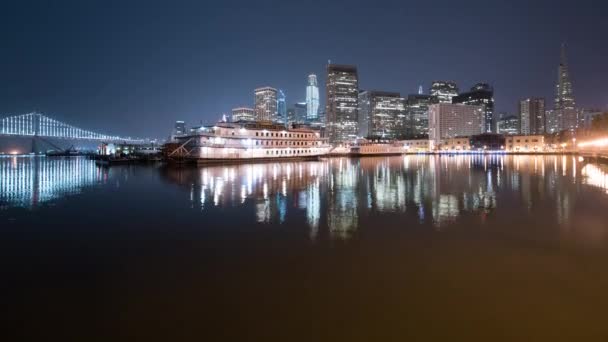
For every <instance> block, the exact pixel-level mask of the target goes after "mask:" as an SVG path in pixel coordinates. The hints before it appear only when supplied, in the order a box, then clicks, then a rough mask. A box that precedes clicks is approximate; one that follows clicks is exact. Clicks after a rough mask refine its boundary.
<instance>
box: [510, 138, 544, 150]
mask: <svg viewBox="0 0 608 342" xmlns="http://www.w3.org/2000/svg"><path fill="white" fill-rule="evenodd" d="M505 147H506V150H507V152H523V153H526V152H543V151H545V137H544V136H543V135H509V136H507V137H506V139H505Z"/></svg>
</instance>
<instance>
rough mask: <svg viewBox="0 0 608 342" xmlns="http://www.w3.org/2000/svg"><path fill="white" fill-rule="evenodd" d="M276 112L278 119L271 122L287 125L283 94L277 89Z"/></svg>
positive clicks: (285, 104)
mask: <svg viewBox="0 0 608 342" xmlns="http://www.w3.org/2000/svg"><path fill="white" fill-rule="evenodd" d="M277 112H278V117H277V118H276V119H275V120H273V121H277V122H281V123H284V124H287V103H285V93H284V92H283V91H282V90H280V89H279V96H278V98H277Z"/></svg>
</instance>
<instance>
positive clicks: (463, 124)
mask: <svg viewBox="0 0 608 342" xmlns="http://www.w3.org/2000/svg"><path fill="white" fill-rule="evenodd" d="M483 116H484V108H483V107H482V106H471V105H463V104H451V103H438V104H433V105H431V106H429V139H430V140H431V141H432V144H434V145H439V144H441V140H443V139H449V138H457V137H469V136H473V135H477V134H481V133H484V124H483V123H484V120H483ZM431 147H432V148H434V147H436V146H431Z"/></svg>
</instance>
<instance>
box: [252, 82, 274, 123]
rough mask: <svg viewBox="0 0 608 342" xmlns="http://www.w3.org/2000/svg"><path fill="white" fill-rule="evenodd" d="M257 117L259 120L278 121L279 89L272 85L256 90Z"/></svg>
mask: <svg viewBox="0 0 608 342" xmlns="http://www.w3.org/2000/svg"><path fill="white" fill-rule="evenodd" d="M254 93H255V118H256V120H258V121H276V120H277V116H278V108H277V105H278V101H277V90H276V89H275V88H271V87H263V88H257V89H256V90H255V91H254Z"/></svg>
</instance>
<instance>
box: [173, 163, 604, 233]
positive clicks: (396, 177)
mask: <svg viewBox="0 0 608 342" xmlns="http://www.w3.org/2000/svg"><path fill="white" fill-rule="evenodd" d="M165 174H166V176H167V177H169V178H170V179H171V180H173V181H175V182H177V183H180V184H182V185H185V186H189V187H190V198H191V204H192V206H193V207H195V208H198V209H200V210H202V211H205V210H206V209H207V208H209V207H210V206H212V207H220V208H225V207H234V206H243V207H244V208H253V214H252V215H253V216H252V217H251V220H252V221H253V220H256V221H257V222H260V223H265V224H268V223H279V224H283V223H286V222H288V221H289V220H290V218H294V219H298V220H299V218H297V215H300V213H303V217H305V220H306V222H307V224H308V226H309V229H310V236H311V238H313V239H314V238H316V237H317V236H318V234H320V232H322V231H323V229H326V231H327V233H328V235H329V236H331V237H333V238H340V239H345V238H349V237H350V236H352V235H353V234H354V233H355V232H356V231H357V229H359V228H360V226H361V223H362V220H365V219H367V220H369V218H370V217H374V215H377V214H379V213H382V214H395V215H405V216H407V215H414V216H415V217H416V218H417V220H418V222H420V223H425V222H429V223H432V226H434V227H435V228H436V229H439V230H441V229H444V228H445V227H448V226H449V225H450V224H451V223H453V222H455V221H457V220H458V219H459V218H460V217H461V216H463V215H465V214H466V215H477V216H479V218H480V219H481V222H482V223H483V222H485V220H486V218H487V217H488V215H492V212H493V211H495V210H496V209H497V208H500V207H501V205H502V206H505V207H515V208H519V209H518V210H521V211H522V212H527V213H529V214H531V213H533V212H535V211H537V210H547V209H545V207H546V206H552V207H553V208H554V209H551V210H553V211H554V213H551V216H556V220H557V223H559V224H561V225H564V226H568V225H570V224H571V223H572V222H571V220H572V214H573V208H574V206H575V204H576V200H577V193H578V188H579V187H580V186H583V185H586V184H588V185H593V186H599V187H602V188H603V189H604V190H607V185H608V179H607V177H606V173H603V171H601V170H600V168H599V167H598V166H596V165H592V164H586V165H584V164H582V163H580V162H578V161H577V160H576V159H575V158H573V157H571V156H504V155H488V156H483V155H473V156H441V157H434V156H403V157H378V158H376V157H369V158H361V159H348V158H332V159H328V160H324V161H318V162H294V163H274V164H273V163H271V164H255V165H231V166H210V167H204V168H200V169H167V170H166V172H165ZM552 203H553V204H552ZM244 212H246V211H244Z"/></svg>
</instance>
